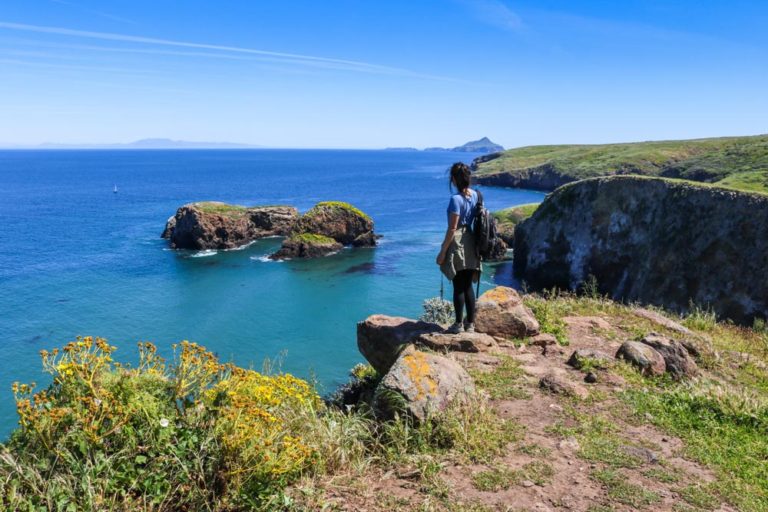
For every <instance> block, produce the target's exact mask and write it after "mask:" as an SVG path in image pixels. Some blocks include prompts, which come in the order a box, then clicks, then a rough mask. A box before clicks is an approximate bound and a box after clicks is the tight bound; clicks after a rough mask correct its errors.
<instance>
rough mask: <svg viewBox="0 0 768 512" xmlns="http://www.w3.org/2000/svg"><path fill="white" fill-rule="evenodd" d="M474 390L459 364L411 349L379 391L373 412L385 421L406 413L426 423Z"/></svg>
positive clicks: (382, 382) (375, 396) (402, 354)
mask: <svg viewBox="0 0 768 512" xmlns="http://www.w3.org/2000/svg"><path fill="white" fill-rule="evenodd" d="M474 391H475V388H474V383H473V381H472V378H471V377H470V376H469V374H468V373H467V371H466V370H465V369H464V368H463V367H462V366H461V365H460V364H459V363H457V362H456V361H453V360H452V359H449V358H447V357H444V356H439V355H437V354H430V353H426V352H421V351H419V350H417V349H416V348H414V347H413V346H409V347H407V348H406V349H405V350H403V351H402V352H401V353H400V355H399V357H398V358H397V360H396V361H395V363H394V364H393V365H392V367H391V368H390V370H389V372H388V373H387V374H386V375H385V376H384V378H383V379H382V380H381V382H380V383H379V385H378V387H377V388H376V392H375V394H374V410H375V411H376V414H377V415H379V416H382V417H385V418H391V417H392V416H394V415H395V414H406V415H407V416H409V417H411V418H413V419H415V420H417V421H423V420H425V419H427V418H428V417H430V416H432V415H437V414H439V413H440V412H441V411H443V410H444V409H445V408H446V407H447V406H448V405H449V404H450V403H451V402H452V401H453V400H456V399H460V398H462V397H466V396H467V395H469V394H471V393H473V392H474Z"/></svg>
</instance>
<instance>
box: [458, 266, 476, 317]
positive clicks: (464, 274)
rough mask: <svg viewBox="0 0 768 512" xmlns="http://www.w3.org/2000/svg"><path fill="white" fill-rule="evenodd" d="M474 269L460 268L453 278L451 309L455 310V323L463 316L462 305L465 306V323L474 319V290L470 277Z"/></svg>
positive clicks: (473, 273)
mask: <svg viewBox="0 0 768 512" xmlns="http://www.w3.org/2000/svg"><path fill="white" fill-rule="evenodd" d="M475 272H476V270H461V271H459V272H458V273H457V274H456V277H454V278H453V309H455V310H456V323H457V324H460V323H461V321H462V319H463V318H464V305H465V304H466V306H467V323H473V322H474V321H475V290H474V289H473V288H472V278H473V277H474V275H475Z"/></svg>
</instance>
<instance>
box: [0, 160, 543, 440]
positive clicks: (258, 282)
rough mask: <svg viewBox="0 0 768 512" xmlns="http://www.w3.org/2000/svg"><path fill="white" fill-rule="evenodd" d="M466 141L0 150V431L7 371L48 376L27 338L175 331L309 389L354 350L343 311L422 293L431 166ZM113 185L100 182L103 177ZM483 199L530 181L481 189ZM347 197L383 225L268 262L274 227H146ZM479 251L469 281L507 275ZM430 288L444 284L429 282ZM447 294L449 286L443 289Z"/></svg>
mask: <svg viewBox="0 0 768 512" xmlns="http://www.w3.org/2000/svg"><path fill="white" fill-rule="evenodd" d="M475 156H477V155H474V154H462V153H451V152H413V151H362V150H360V151H357V150H154V151H144V150H130V151H107V150H105V151H99V150H89V151H75V150H67V151H54V150H47V151H21V150H19V151H0V344H1V347H2V357H0V439H3V438H5V437H6V436H7V435H8V433H9V432H10V431H11V430H12V429H13V428H14V426H15V425H16V421H17V418H16V412H15V406H14V403H13V395H12V393H11V384H12V383H13V382H14V381H20V382H30V381H35V382H37V383H38V386H39V387H41V386H45V385H47V383H48V382H49V380H48V379H47V378H46V375H44V374H43V373H42V371H41V365H40V358H39V355H38V354H39V351H40V350H41V349H48V350H50V349H51V348H53V347H57V346H63V345H64V344H66V343H67V342H68V341H71V340H73V339H75V337H76V336H78V335H93V336H101V337H104V338H107V339H108V340H109V342H110V343H111V344H113V345H116V346H117V347H118V351H117V352H116V354H115V358H116V359H117V360H121V361H126V362H132V361H135V358H136V343H137V342H138V341H152V342H154V343H155V344H157V345H158V347H159V351H160V353H161V354H162V355H164V356H168V355H170V354H171V349H170V346H171V344H173V343H176V342H178V341H181V340H190V341H195V342H197V343H200V344H202V345H204V346H206V347H207V348H209V349H210V350H212V351H214V352H215V353H216V354H218V356H219V357H220V359H222V360H223V361H232V362H235V363H237V364H239V365H243V366H246V367H254V368H261V366H262V364H263V362H264V361H265V359H269V360H271V361H273V363H274V364H277V365H279V367H280V368H281V369H282V370H283V371H286V372H291V373H294V374H296V375H298V376H300V377H304V378H312V379H315V380H316V381H317V383H318V386H319V389H320V391H321V392H328V391H331V390H332V389H333V388H334V387H335V386H337V385H338V384H340V383H342V382H344V381H346V379H347V372H348V370H349V369H350V368H351V367H352V366H354V365H355V364H356V363H358V362H362V361H363V359H362V357H361V356H360V354H359V353H358V351H357V345H356V341H355V324H356V322H358V321H360V320H362V319H364V318H366V317H367V316H368V315H370V314H373V313H384V314H389V315H401V316H408V317H417V316H418V315H419V314H420V313H421V304H422V302H423V301H424V300H425V299H427V298H430V297H434V296H437V295H439V292H440V283H441V276H440V272H439V270H438V268H437V266H436V265H435V261H434V260H435V255H436V253H437V251H438V248H439V245H440V242H441V241H442V237H443V234H444V232H445V222H446V213H445V212H446V206H447V202H448V196H449V189H448V178H447V174H446V170H447V168H448V167H449V166H450V164H451V163H453V162H455V161H459V160H461V161H465V162H469V161H471V160H472V158H474V157H475ZM115 186H116V187H117V189H118V192H117V193H114V192H113V187H115ZM484 195H485V201H486V204H487V206H488V207H489V208H490V209H492V210H493V209H498V208H503V207H508V206H513V205H518V204H524V203H531V202H539V201H541V200H542V199H543V194H541V193H539V192H533V191H526V190H512V189H486V190H485V191H484ZM203 200H217V201H225V202H229V203H236V204H243V205H259V204H288V205H294V206H296V207H297V208H299V210H300V211H305V210H307V209H309V208H310V207H311V206H312V205H314V204H315V203H317V202H319V201H324V200H340V201H348V202H350V203H352V204H354V205H355V206H357V207H359V208H360V209H362V210H363V211H365V212H366V213H368V214H369V215H370V216H371V217H372V218H373V220H374V222H375V226H376V227H375V229H376V232H377V233H379V234H381V235H383V238H382V239H381V240H380V245H379V246H378V247H377V248H375V249H345V250H344V251H342V252H341V253H339V254H337V255H334V256H330V257H326V258H322V259H318V260H308V261H287V262H273V261H269V260H268V259H267V258H266V256H267V255H269V254H270V253H272V252H273V251H274V250H276V249H277V247H279V245H280V240H279V239H265V240H260V241H258V242H256V243H254V244H252V245H250V246H248V247H246V248H244V249H242V250H233V251H218V252H216V251H205V252H189V251H172V250H169V249H168V247H167V244H166V242H165V241H164V240H162V239H160V233H161V232H162V230H163V227H164V225H165V222H166V220H167V219H168V218H169V217H170V216H172V215H173V214H174V213H175V211H176V209H177V208H178V207H179V206H181V205H182V204H185V203H189V202H193V201H203ZM511 279H512V277H511V268H510V265H509V264H501V265H497V266H488V267H487V268H486V272H485V274H484V275H483V279H482V288H483V289H487V288H488V287H491V286H493V285H494V283H503V284H508V283H510V282H511ZM445 289H446V294H448V293H449V291H450V286H449V283H446V288H445ZM446 297H448V295H446Z"/></svg>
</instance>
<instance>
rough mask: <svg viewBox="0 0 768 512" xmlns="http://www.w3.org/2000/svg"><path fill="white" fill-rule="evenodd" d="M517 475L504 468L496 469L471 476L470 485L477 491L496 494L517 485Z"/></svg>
mask: <svg viewBox="0 0 768 512" xmlns="http://www.w3.org/2000/svg"><path fill="white" fill-rule="evenodd" d="M518 476H519V475H518V474H517V473H516V472H515V471H513V470H511V469H509V468H506V467H496V468H493V469H489V470H486V471H480V472H478V473H475V474H474V475H472V485H474V486H475V488H476V489H477V490H478V491H484V492H498V491H502V490H504V489H509V488H510V487H512V486H513V485H515V484H516V483H517V479H518Z"/></svg>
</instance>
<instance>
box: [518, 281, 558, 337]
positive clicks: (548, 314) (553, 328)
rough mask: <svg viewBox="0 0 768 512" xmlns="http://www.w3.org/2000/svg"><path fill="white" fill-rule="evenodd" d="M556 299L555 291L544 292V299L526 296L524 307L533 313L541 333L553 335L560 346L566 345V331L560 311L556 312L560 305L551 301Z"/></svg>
mask: <svg viewBox="0 0 768 512" xmlns="http://www.w3.org/2000/svg"><path fill="white" fill-rule="evenodd" d="M556 297H557V291H556V290H551V291H548V292H546V293H545V294H544V297H534V296H531V295H527V296H526V299H525V305H526V306H528V307H529V308H531V310H532V311H533V314H534V316H535V317H536V320H538V322H539V326H540V328H541V332H545V333H548V334H551V335H553V336H554V337H555V338H557V342H558V343H559V344H561V345H568V329H567V326H566V324H565V322H564V321H563V319H562V317H563V315H562V314H561V311H558V307H559V306H560V304H559V303H558V302H557V301H556V300H552V299H554V298H556Z"/></svg>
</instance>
